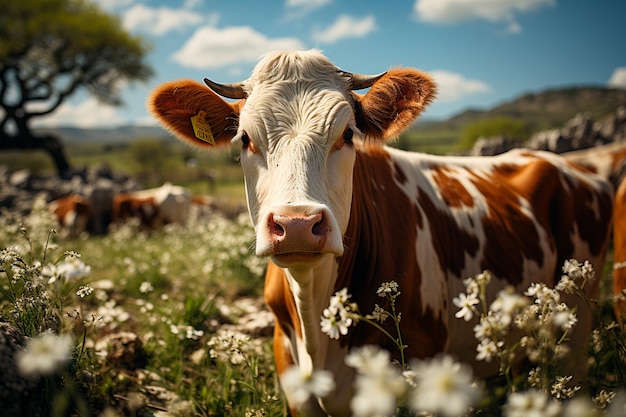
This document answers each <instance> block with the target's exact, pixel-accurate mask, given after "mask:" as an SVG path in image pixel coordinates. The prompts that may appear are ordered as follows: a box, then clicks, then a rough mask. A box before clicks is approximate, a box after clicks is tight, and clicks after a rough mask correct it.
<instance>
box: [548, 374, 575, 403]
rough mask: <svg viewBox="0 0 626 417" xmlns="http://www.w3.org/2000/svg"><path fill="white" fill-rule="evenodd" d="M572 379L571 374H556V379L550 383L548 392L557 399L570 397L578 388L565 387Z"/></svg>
mask: <svg viewBox="0 0 626 417" xmlns="http://www.w3.org/2000/svg"><path fill="white" fill-rule="evenodd" d="M571 380H572V376H571V375H570V376H557V377H556V381H555V382H554V384H552V389H551V390H550V393H551V394H552V395H554V398H556V399H557V400H564V399H568V398H572V397H573V396H574V394H575V393H576V392H577V391H578V390H580V387H579V386H573V387H567V386H566V385H567V384H568V383H569V382H570V381H571Z"/></svg>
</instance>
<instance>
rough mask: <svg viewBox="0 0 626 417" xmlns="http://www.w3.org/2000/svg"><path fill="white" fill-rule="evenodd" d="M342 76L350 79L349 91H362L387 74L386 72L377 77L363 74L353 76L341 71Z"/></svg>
mask: <svg viewBox="0 0 626 417" xmlns="http://www.w3.org/2000/svg"><path fill="white" fill-rule="evenodd" d="M342 72H343V75H345V76H346V77H348V78H349V79H350V89H351V90H362V89H364V88H369V87H371V86H372V85H374V83H375V82H376V81H378V80H379V79H380V78H381V77H382V76H383V75H385V74H387V72H383V73H382V74H378V75H364V74H353V73H351V72H345V71H342Z"/></svg>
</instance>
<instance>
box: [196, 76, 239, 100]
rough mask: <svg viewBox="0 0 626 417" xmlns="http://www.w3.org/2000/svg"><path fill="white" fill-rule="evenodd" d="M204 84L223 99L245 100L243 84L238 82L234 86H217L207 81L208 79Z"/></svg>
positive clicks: (206, 79)
mask: <svg viewBox="0 0 626 417" xmlns="http://www.w3.org/2000/svg"><path fill="white" fill-rule="evenodd" d="M204 83H205V84H206V85H208V86H209V88H210V89H211V90H213V91H215V92H216V93H217V94H219V95H220V96H223V97H228V98H246V96H247V95H246V92H245V91H243V83H242V82H238V83H234V84H218V83H216V82H213V81H211V80H209V79H208V78H205V79H204Z"/></svg>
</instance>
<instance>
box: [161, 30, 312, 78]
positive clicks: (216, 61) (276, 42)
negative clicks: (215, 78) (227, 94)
mask: <svg viewBox="0 0 626 417" xmlns="http://www.w3.org/2000/svg"><path fill="white" fill-rule="evenodd" d="M275 49H286V50H300V49H305V46H304V44H303V43H302V42H301V41H300V40H298V39H297V38H274V39H271V38H268V37H266V36H265V35H264V34H262V33H259V32H256V31H255V30H254V29H252V28H251V27H249V26H233V27H228V28H224V29H217V28H214V27H211V26H203V27H201V28H198V30H196V32H195V33H194V34H193V35H192V36H191V38H189V39H188V40H187V42H186V43H185V44H184V45H183V47H182V48H181V49H180V50H179V51H178V52H176V53H175V54H174V55H173V56H172V57H173V59H174V60H175V61H176V62H178V63H179V64H181V65H183V66H185V67H191V68H198V69H206V68H221V67H227V66H230V65H233V64H239V63H242V62H255V61H257V60H258V59H259V57H260V56H261V55H263V54H265V53H267V52H269V51H272V50H275Z"/></svg>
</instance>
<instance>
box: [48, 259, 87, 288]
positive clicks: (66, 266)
mask: <svg viewBox="0 0 626 417" xmlns="http://www.w3.org/2000/svg"><path fill="white" fill-rule="evenodd" d="M90 273H91V267H90V266H89V265H86V264H85V263H84V262H83V261H81V260H80V258H78V257H75V256H71V257H68V258H66V259H65V260H64V261H63V262H61V263H60V264H59V265H57V266H56V270H55V274H54V275H53V276H52V277H50V279H49V280H48V284H52V283H53V282H55V281H56V280H57V279H63V280H64V281H71V280H75V279H79V278H82V277H84V276H86V275H89V274H90Z"/></svg>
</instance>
